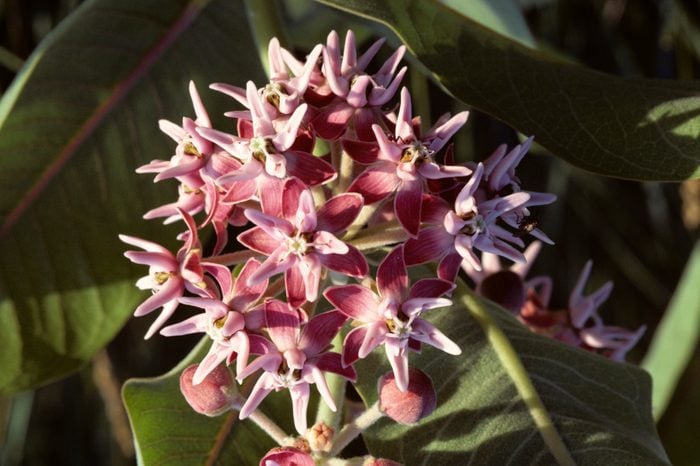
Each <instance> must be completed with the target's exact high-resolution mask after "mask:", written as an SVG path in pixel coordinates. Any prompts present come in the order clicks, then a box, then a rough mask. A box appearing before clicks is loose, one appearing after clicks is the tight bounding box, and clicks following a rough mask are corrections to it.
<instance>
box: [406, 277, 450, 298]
mask: <svg viewBox="0 0 700 466" xmlns="http://www.w3.org/2000/svg"><path fill="white" fill-rule="evenodd" d="M454 287H455V284H454V283H452V282H448V281H447V280H441V279H439V278H423V279H421V280H418V281H417V282H416V283H414V284H413V286H412V287H411V293H410V294H409V295H408V298H409V299H410V298H439V297H440V296H442V295H444V294H445V293H447V292H449V291H452V289H454Z"/></svg>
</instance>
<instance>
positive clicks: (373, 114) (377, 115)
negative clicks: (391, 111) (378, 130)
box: [353, 107, 385, 141]
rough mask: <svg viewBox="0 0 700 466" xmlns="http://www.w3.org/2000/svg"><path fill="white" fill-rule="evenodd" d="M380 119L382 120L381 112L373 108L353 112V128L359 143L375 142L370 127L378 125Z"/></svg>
mask: <svg viewBox="0 0 700 466" xmlns="http://www.w3.org/2000/svg"><path fill="white" fill-rule="evenodd" d="M380 119H384V120H385V118H384V115H383V113H382V112H380V111H377V110H376V109H375V107H364V108H359V109H357V110H356V111H355V117H354V118H353V123H354V126H355V134H356V135H357V138H358V139H360V140H361V141H376V140H377V138H376V137H375V136H374V131H372V125H373V124H375V123H379V121H380Z"/></svg>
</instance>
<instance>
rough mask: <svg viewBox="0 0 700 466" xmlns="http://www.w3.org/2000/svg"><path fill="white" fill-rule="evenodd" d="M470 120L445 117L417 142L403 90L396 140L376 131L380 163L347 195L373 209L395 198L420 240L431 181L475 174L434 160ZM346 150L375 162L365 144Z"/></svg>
mask: <svg viewBox="0 0 700 466" xmlns="http://www.w3.org/2000/svg"><path fill="white" fill-rule="evenodd" d="M468 115H469V112H460V113H458V114H457V115H455V116H453V117H451V118H449V115H443V116H442V117H441V118H440V119H439V120H438V122H437V123H436V124H435V126H433V127H432V128H431V129H430V130H429V131H428V132H427V133H426V134H425V135H424V136H418V135H416V133H415V130H414V126H413V125H414V121H413V117H412V112H411V96H410V94H409V92H408V89H406V88H405V87H404V88H403V89H402V90H401V106H400V107H399V113H398V115H397V118H396V126H395V130H394V135H393V137H392V138H391V139H390V138H389V137H388V136H387V135H386V134H385V133H384V130H383V129H382V128H381V126H379V125H376V124H375V125H372V131H373V132H374V135H375V137H376V140H377V143H378V145H379V150H378V151H377V152H376V154H377V155H376V158H377V161H376V162H375V163H373V164H372V165H371V166H370V167H369V168H367V169H366V170H365V171H364V172H363V173H361V174H360V175H359V176H358V177H357V179H356V180H355V181H353V183H352V184H351V185H350V187H349V188H348V191H350V192H359V193H360V194H362V195H363V197H364V198H365V202H366V203H368V204H371V203H373V202H377V201H380V200H382V199H384V198H386V197H387V196H389V195H390V194H392V193H393V192H396V197H395V198H394V211H395V213H396V217H397V218H398V219H399V222H400V223H401V225H402V226H403V227H404V228H405V229H406V232H408V234H409V235H411V236H412V237H414V238H415V237H416V236H417V235H418V230H419V228H420V212H421V199H422V196H423V192H424V191H426V188H427V186H426V182H427V180H431V179H441V178H453V177H462V176H467V175H469V174H470V173H471V172H472V171H471V170H470V169H469V168H467V167H461V166H457V165H451V166H443V165H439V164H437V163H436V162H435V160H434V158H433V155H434V154H435V153H437V152H438V151H440V149H442V148H443V147H444V146H445V144H447V141H448V140H449V139H450V138H451V137H452V136H453V135H454V134H455V133H456V132H457V131H458V130H459V128H461V127H462V126H463V125H464V123H466V121H467V117H468ZM344 147H345V149H346V151H348V154H350V156H351V157H352V156H354V158H355V159H356V160H357V161H359V162H361V163H362V162H368V161H370V160H368V158H367V154H371V151H367V148H366V144H363V143H361V142H360V143H359V144H356V145H353V144H352V143H346V144H345V145H344Z"/></svg>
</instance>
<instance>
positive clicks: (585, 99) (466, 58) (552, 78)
mask: <svg viewBox="0 0 700 466" xmlns="http://www.w3.org/2000/svg"><path fill="white" fill-rule="evenodd" d="M320 1H322V3H326V4H329V5H331V6H334V7H336V8H339V9H342V10H346V11H348V12H350V13H353V14H356V15H359V16H363V17H365V18H367V19H370V20H373V21H378V22H380V23H383V24H385V25H387V26H388V27H389V28H391V29H392V30H393V31H394V32H395V33H396V34H397V35H398V37H399V38H400V39H401V41H402V42H403V43H405V44H406V46H407V47H408V49H409V50H410V52H411V53H412V54H414V55H415V56H416V57H417V58H418V60H420V61H421V62H422V63H423V64H424V65H425V66H426V67H427V68H428V69H429V70H430V71H431V72H432V73H433V76H434V78H435V79H436V80H437V81H438V82H439V83H440V84H442V85H443V86H444V87H445V89H447V90H448V91H449V92H450V93H452V94H453V95H454V96H455V97H457V98H458V99H460V100H462V101H463V102H465V103H466V104H468V105H470V106H472V107H474V108H476V109H479V110H481V111H484V112H486V113H488V114H490V115H492V116H494V117H496V118H498V119H500V120H502V121H504V122H506V123H508V124H509V125H511V126H513V127H514V128H515V129H517V130H518V131H520V132H521V133H524V134H528V135H530V134H532V135H535V137H536V140H537V142H538V143H540V144H541V145H542V146H544V147H546V148H547V149H549V150H550V151H551V152H552V153H553V154H555V155H557V156H558V157H561V158H563V159H565V160H567V161H568V162H570V163H572V164H574V165H576V166H578V167H580V168H583V169H585V170H589V171H592V172H594V173H598V174H601V175H607V176H615V177H620V178H629V179H639V180H683V179H686V178H692V177H698V176H700V170H699V169H698V164H699V163H700V137H698V136H700V118H698V115H699V114H700V97H698V96H700V84H698V83H697V82H694V81H671V80H666V81H662V80H652V79H642V78H619V77H614V76H611V75H607V74H603V73H600V72H597V71H594V70H591V69H588V68H585V67H582V66H578V65H575V64H571V63H565V62H562V61H559V60H557V59H554V58H553V57H551V56H550V55H548V54H546V53H544V52H541V51H537V50H532V49H529V48H527V47H526V46H524V45H522V44H520V43H518V42H516V41H513V40H510V39H508V38H507V37H505V36H503V35H500V34H498V33H495V32H494V31H492V30H491V29H489V28H486V27H484V26H483V25H481V24H479V23H477V22H475V21H473V20H471V19H469V18H467V17H465V16H463V15H458V14H455V13H454V12H453V11H452V10H450V9H449V8H448V7H446V6H445V5H443V4H441V3H440V2H438V1H437V0H410V1H403V0H401V1H399V0H387V1H384V2H368V1H363V0H320Z"/></svg>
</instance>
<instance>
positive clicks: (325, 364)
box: [316, 329, 359, 382]
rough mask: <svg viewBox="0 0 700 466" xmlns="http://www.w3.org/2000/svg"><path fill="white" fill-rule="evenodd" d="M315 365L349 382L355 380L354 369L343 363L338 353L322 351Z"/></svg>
mask: <svg viewBox="0 0 700 466" xmlns="http://www.w3.org/2000/svg"><path fill="white" fill-rule="evenodd" d="M358 330H359V329H358ZM316 366H317V367H318V368H319V369H321V370H322V371H324V372H333V373H334V374H338V375H340V376H342V377H345V378H346V379H348V380H349V381H351V382H355V381H356V380H357V373H356V372H355V369H354V368H353V367H352V366H350V365H349V364H345V365H343V364H342V363H341V357H340V355H339V354H338V353H323V354H322V355H321V357H320V358H319V359H318V361H317V362H316ZM346 366H347V367H346Z"/></svg>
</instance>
